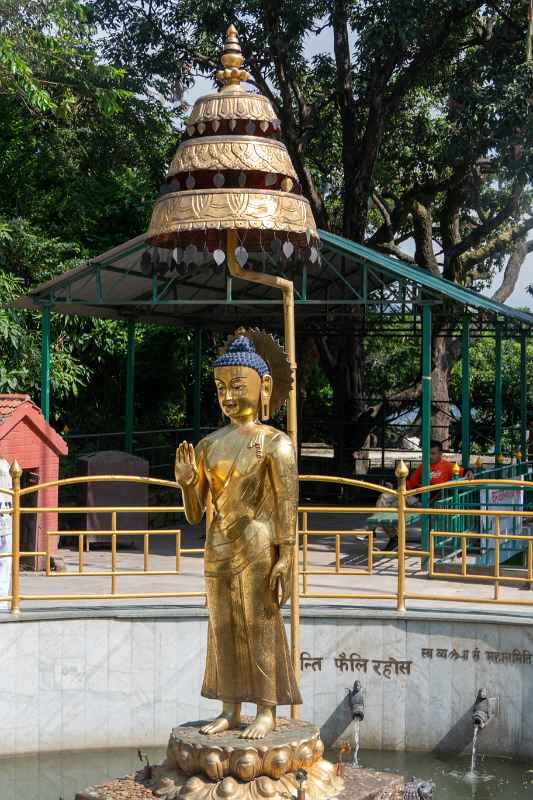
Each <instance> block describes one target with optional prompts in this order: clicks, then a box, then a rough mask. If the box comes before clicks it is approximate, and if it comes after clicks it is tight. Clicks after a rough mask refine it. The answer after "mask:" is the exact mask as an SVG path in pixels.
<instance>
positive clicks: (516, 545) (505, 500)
mask: <svg viewBox="0 0 533 800" xmlns="http://www.w3.org/2000/svg"><path fill="white" fill-rule="evenodd" d="M523 507H524V491H523V489H511V488H507V487H504V486H502V487H495V488H492V489H484V490H483V491H482V492H481V508H486V509H487V510H495V511H520V510H521V509H522V508H523ZM481 530H482V531H483V532H484V533H496V522H495V519H494V517H485V516H484V517H482V518H481ZM500 533H501V534H502V535H503V534H505V533H511V534H512V533H514V534H520V533H522V517H511V516H509V517H506V516H504V515H502V516H501V517H500ZM484 545H485V548H486V555H485V558H484V559H483V560H484V563H485V564H487V565H491V564H494V550H495V543H494V539H485V540H484ZM525 547H527V544H526V543H525V542H523V541H520V540H516V539H505V540H504V541H503V542H502V543H501V544H500V561H501V562H502V563H503V562H505V561H507V559H509V558H510V557H511V555H512V554H513V553H516V552H517V551H520V550H524V548H525Z"/></svg>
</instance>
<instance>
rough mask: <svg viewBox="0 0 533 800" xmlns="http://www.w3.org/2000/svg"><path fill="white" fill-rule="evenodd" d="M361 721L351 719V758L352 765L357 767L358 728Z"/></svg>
mask: <svg viewBox="0 0 533 800" xmlns="http://www.w3.org/2000/svg"><path fill="white" fill-rule="evenodd" d="M360 725H361V722H360V720H358V719H354V721H353V759H352V767H359V728H360Z"/></svg>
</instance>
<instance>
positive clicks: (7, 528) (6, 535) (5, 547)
mask: <svg viewBox="0 0 533 800" xmlns="http://www.w3.org/2000/svg"><path fill="white" fill-rule="evenodd" d="M12 486H13V483H12V481H11V475H10V474H9V462H8V461H6V460H5V458H0V490H1V489H11V488H12ZM12 505H13V504H12V497H11V495H10V494H5V493H4V492H2V491H0V555H1V554H2V553H11V530H12V522H13V519H12V515H11V514H6V510H9V509H11V508H12ZM11 561H12V559H11V558H0V597H6V596H7V595H8V594H9V593H10V591H11ZM5 608H9V602H7V601H4V602H2V601H0V610H2V609H5Z"/></svg>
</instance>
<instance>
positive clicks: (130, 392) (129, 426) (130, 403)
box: [124, 319, 135, 453]
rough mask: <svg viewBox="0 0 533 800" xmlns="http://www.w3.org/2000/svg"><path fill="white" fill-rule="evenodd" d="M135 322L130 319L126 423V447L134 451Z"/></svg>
mask: <svg viewBox="0 0 533 800" xmlns="http://www.w3.org/2000/svg"><path fill="white" fill-rule="evenodd" d="M134 394H135V322H134V321H133V320H131V319H130V320H128V354H127V360H126V424H125V437H124V447H125V449H126V451H127V452H128V453H131V452H133V425H134V420H135V409H134Z"/></svg>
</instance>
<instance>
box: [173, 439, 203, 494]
mask: <svg viewBox="0 0 533 800" xmlns="http://www.w3.org/2000/svg"><path fill="white" fill-rule="evenodd" d="M174 474H175V476H176V483H179V484H180V486H194V484H195V483H196V482H197V481H198V469H197V467H196V456H195V454H194V447H193V445H192V444H189V442H182V443H181V444H180V445H179V447H178V449H177V450H176V465H175V467H174Z"/></svg>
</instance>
